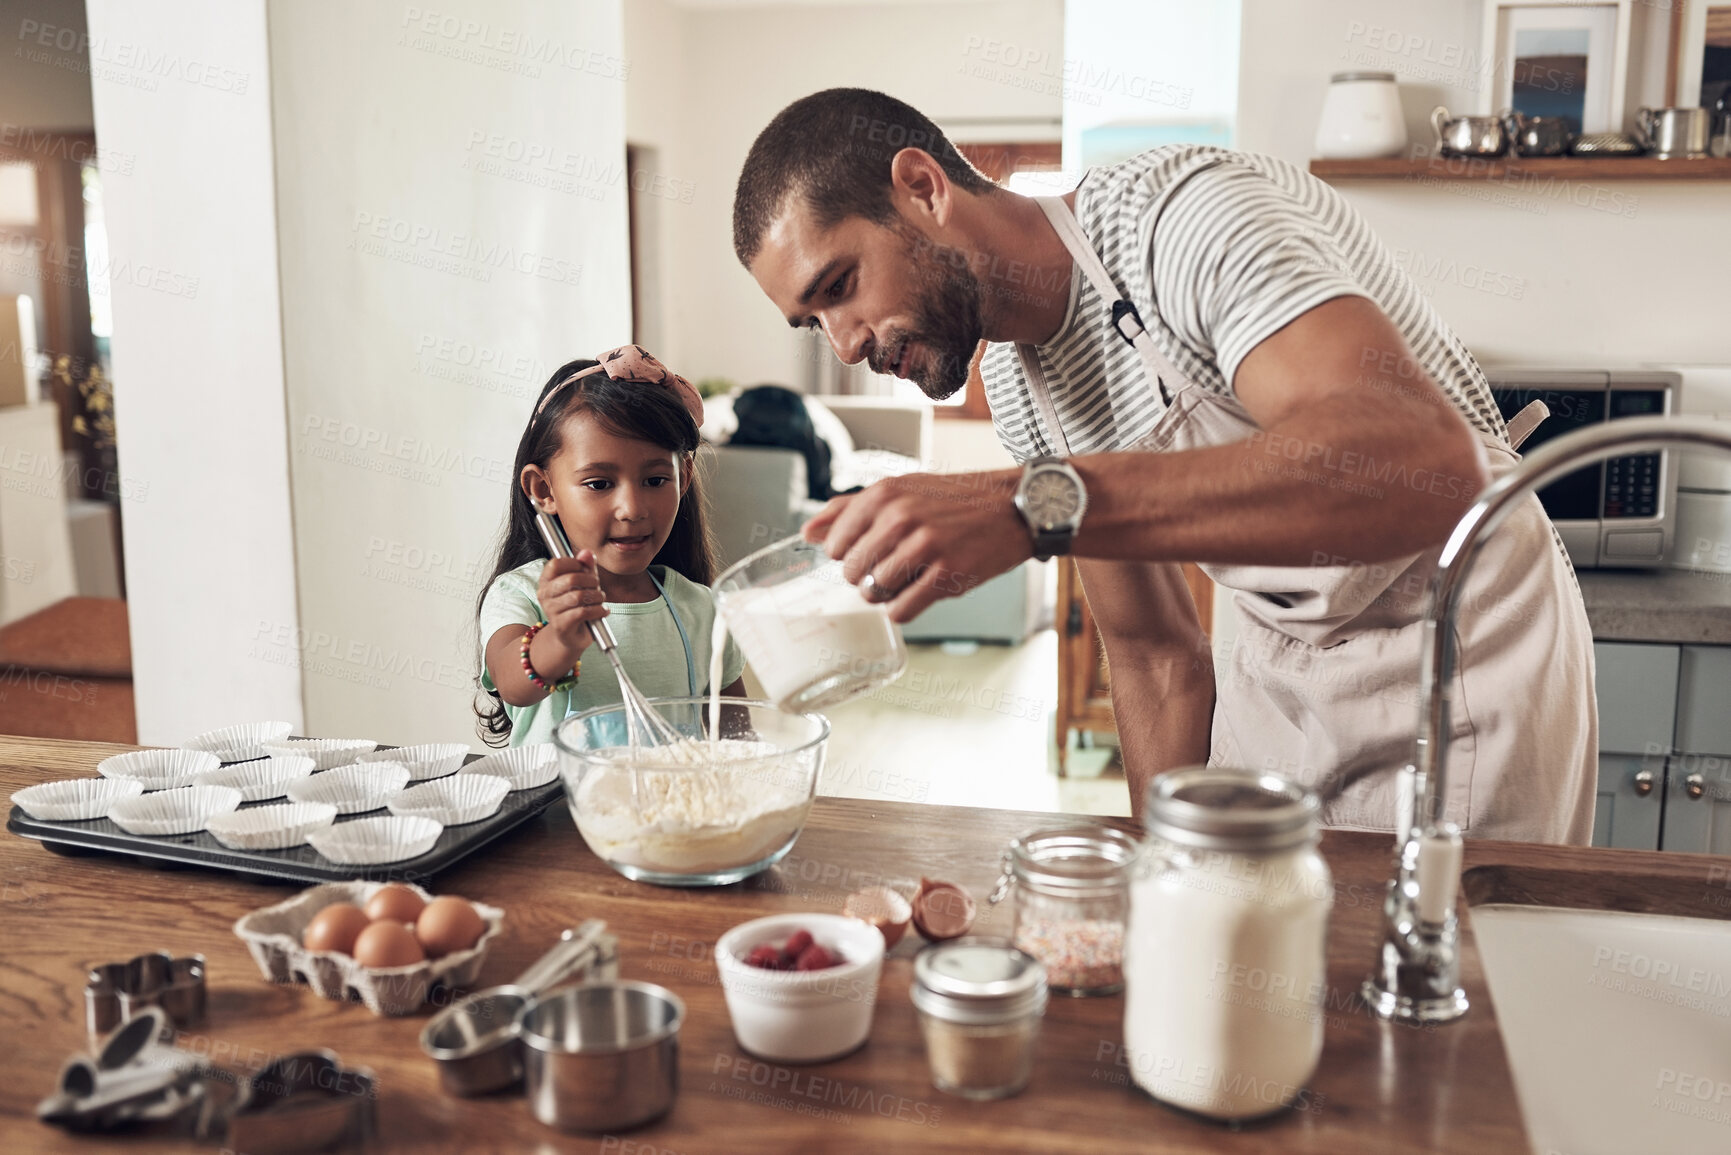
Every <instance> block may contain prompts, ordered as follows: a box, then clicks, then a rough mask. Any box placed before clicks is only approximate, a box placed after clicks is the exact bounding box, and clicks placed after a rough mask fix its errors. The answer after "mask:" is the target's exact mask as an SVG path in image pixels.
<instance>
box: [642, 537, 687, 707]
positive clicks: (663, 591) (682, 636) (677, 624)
mask: <svg viewBox="0 0 1731 1155" xmlns="http://www.w3.org/2000/svg"><path fill="white" fill-rule="evenodd" d="M643 572H644V573H646V574H648V575H649V580H650V581H652V582H654V583H655V592H656V593H659V594H660V595H661V600H662V601H664V602H666V603H667V612H668V613H670V614H672V615H673V628H674V629H676V630H678V631H679V644H680V645H682V646H684V647H685V684H686V685H687V686H690V687H691V696H692V697H693V698H695V697H697V663H696V662H695V661H694V660H693V659H692V657H691V638H690V636H689V635H687V634H686V632H685V623H684V622H682V621H680V620H679V611H678V610H677V609H675V608H674V606H673V599H672V598H670V597H668V596H667V587H665V586H663V585H662V584H661V579H660V578H658V577H656V576H655V571H654V570H653V569H646V570H644V571H643Z"/></svg>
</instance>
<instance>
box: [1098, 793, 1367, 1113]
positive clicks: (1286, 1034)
mask: <svg viewBox="0 0 1731 1155" xmlns="http://www.w3.org/2000/svg"><path fill="white" fill-rule="evenodd" d="M1318 809H1319V803H1318V801H1317V798H1316V795H1315V794H1313V793H1311V792H1310V791H1308V790H1306V789H1304V788H1303V787H1301V786H1299V785H1297V784H1296V783H1293V782H1291V781H1289V780H1288V779H1286V778H1283V777H1281V776H1279V775H1277V774H1265V773H1255V772H1252V771H1244V770H1224V769H1220V770H1210V769H1194V770H1180V771H1173V772H1171V773H1168V774H1164V775H1162V776H1160V777H1159V778H1156V779H1155V780H1154V782H1153V784H1152V785H1151V786H1150V787H1149V790H1148V805H1147V808H1146V811H1145V824H1146V826H1147V831H1148V846H1147V849H1146V851H1145V853H1144V855H1143V857H1142V858H1141V859H1140V860H1139V861H1138V863H1137V864H1136V867H1135V869H1134V870H1133V872H1132V878H1131V882H1130V922H1129V928H1128V933H1127V934H1126V939H1125V948H1124V981H1125V997H1124V1043H1125V1049H1126V1052H1127V1058H1128V1062H1129V1068H1130V1076H1131V1078H1133V1079H1134V1080H1135V1081H1136V1084H1137V1086H1139V1087H1141V1088H1142V1089H1143V1090H1145V1091H1147V1092H1148V1093H1149V1094H1150V1095H1152V1096H1154V1097H1155V1098H1156V1099H1160V1100H1163V1101H1164V1102H1167V1103H1171V1104H1173V1105H1175V1106H1178V1107H1182V1108H1184V1109H1186V1110H1189V1111H1194V1112H1196V1113H1198V1114H1202V1115H1207V1116H1210V1117H1213V1118H1217V1119H1227V1120H1237V1119H1249V1118H1255V1117H1257V1116H1260V1115H1268V1114H1271V1113H1273V1112H1275V1111H1278V1110H1281V1109H1282V1108H1285V1107H1288V1106H1293V1105H1301V1104H1302V1102H1303V1101H1304V1099H1305V1096H1306V1095H1307V1092H1306V1091H1305V1089H1304V1088H1305V1083H1306V1081H1307V1080H1309V1078H1310V1077H1311V1075H1312V1074H1313V1073H1314V1072H1315V1070H1316V1062H1317V1059H1318V1057H1319V1056H1320V1055H1321V1053H1322V1034H1323V1000H1324V995H1325V991H1326V966H1325V950H1326V935H1327V928H1328V914H1329V911H1330V909H1331V908H1332V907H1333V905H1334V887H1333V880H1332V877H1331V875H1330V873H1329V870H1328V865H1327V864H1326V863H1325V862H1323V860H1322V856H1321V854H1319V853H1318V852H1317V849H1316V842H1317V837H1318V833H1317V813H1318Z"/></svg>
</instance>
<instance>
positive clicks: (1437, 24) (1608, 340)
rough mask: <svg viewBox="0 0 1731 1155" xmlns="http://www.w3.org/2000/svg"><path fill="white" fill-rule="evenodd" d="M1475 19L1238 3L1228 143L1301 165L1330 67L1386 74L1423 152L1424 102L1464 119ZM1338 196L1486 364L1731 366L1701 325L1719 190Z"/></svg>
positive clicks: (1677, 187)
mask: <svg viewBox="0 0 1731 1155" xmlns="http://www.w3.org/2000/svg"><path fill="white" fill-rule="evenodd" d="M1636 7H1637V9H1640V10H1643V12H1645V10H1646V9H1648V8H1649V7H1651V6H1646V5H1637V6H1636ZM1661 14H1662V13H1661ZM1649 15H1650V13H1649ZM1480 16H1481V4H1480V2H1479V0H1308V2H1307V3H1304V4H1302V5H1299V4H1291V3H1289V2H1286V0H1244V47H1243V57H1242V62H1241V67H1240V80H1239V99H1238V129H1239V132H1238V140H1239V147H1241V148H1244V149H1247V150H1249V151H1253V152H1265V153H1269V154H1271V155H1274V156H1279V157H1281V158H1283V159H1286V160H1289V161H1292V162H1293V163H1295V164H1304V163H1306V161H1307V160H1308V159H1309V157H1310V155H1311V142H1312V138H1313V137H1314V135H1315V132H1316V121H1317V116H1318V115H1319V113H1320V111H1321V108H1322V98H1323V93H1324V89H1325V88H1326V86H1327V83H1328V76H1329V73H1331V72H1335V71H1344V70H1348V69H1355V68H1358V69H1373V68H1374V69H1383V70H1388V71H1393V72H1395V74H1396V76H1397V78H1398V79H1399V80H1400V82H1401V86H1402V103H1403V106H1404V108H1405V111H1406V113H1407V119H1408V130H1409V135H1410V136H1411V138H1412V140H1413V142H1414V143H1415V144H1418V143H1422V144H1426V145H1428V144H1429V142H1430V139H1431V132H1430V128H1429V126H1428V124H1426V123H1425V118H1426V117H1427V116H1428V114H1429V112H1430V109H1431V108H1432V107H1433V106H1435V105H1436V104H1439V103H1446V104H1448V105H1449V106H1450V108H1452V109H1460V110H1466V109H1471V108H1476V107H1477V101H1478V97H1477V95H1476V89H1477V74H1476V72H1475V71H1474V69H1473V67H1472V65H1471V61H1473V60H1474V59H1476V58H1477V57H1478V55H1479V53H1480V47H1479V46H1480V40H1479V28H1480ZM1340 187H1341V189H1342V191H1343V192H1344V193H1345V194H1346V196H1347V198H1348V199H1349V200H1351V201H1352V202H1353V204H1354V205H1355V206H1356V207H1357V208H1358V209H1359V210H1360V211H1361V212H1362V213H1363V214H1364V215H1365V218H1366V219H1367V220H1368V221H1369V222H1370V224H1371V225H1372V226H1373V227H1374V228H1375V229H1376V230H1377V232H1378V234H1379V235H1380V236H1381V237H1382V239H1383V241H1384V242H1385V243H1386V244H1387V245H1389V247H1390V248H1392V249H1394V250H1395V252H1396V256H1397V257H1398V258H1399V259H1401V260H1403V261H1404V262H1405V263H1406V264H1407V266H1408V269H1409V271H1410V272H1413V273H1414V274H1415V275H1416V276H1417V279H1418V281H1419V284H1420V287H1421V288H1423V289H1424V291H1425V292H1427V293H1428V294H1430V295H1431V296H1432V298H1433V300H1434V302H1435V304H1436V305H1437V307H1438V309H1439V310H1440V311H1441V312H1442V315H1443V316H1444V317H1445V318H1446V319H1447V320H1448V322H1449V323H1450V324H1451V325H1452V326H1454V328H1455V330H1456V331H1457V332H1458V333H1459V334H1460V335H1461V337H1462V339H1463V340H1465V341H1466V343H1467V345H1468V346H1469V347H1470V348H1471V349H1472V350H1473V352H1474V353H1475V354H1477V355H1478V356H1479V357H1480V358H1481V359H1482V360H1486V361H1500V362H1513V361H1520V362H1529V363H1549V364H1559V365H1577V366H1579V365H1604V364H1634V363H1638V362H1643V361H1682V362H1714V361H1718V362H1723V361H1726V360H1728V359H1731V341H1728V339H1727V337H1726V335H1725V330H1724V327H1723V325H1722V324H1720V323H1718V322H1717V321H1716V320H1715V318H1716V317H1717V316H1719V315H1720V314H1723V312H1724V298H1725V286H1724V272H1725V270H1726V269H1727V268H1731V224H1728V222H1731V194H1728V193H1727V186H1726V185H1725V184H1724V182H1717V181H1703V182H1693V181H1678V182H1666V181H1606V182H1600V183H1596V184H1595V183H1593V182H1581V181H1556V182H1530V183H1520V182H1514V183H1492V182H1488V181H1457V182H1439V183H1435V184H1431V185H1423V186H1421V185H1415V184H1410V183H1404V182H1393V181H1359V182H1352V183H1344V184H1342V185H1341V186H1340Z"/></svg>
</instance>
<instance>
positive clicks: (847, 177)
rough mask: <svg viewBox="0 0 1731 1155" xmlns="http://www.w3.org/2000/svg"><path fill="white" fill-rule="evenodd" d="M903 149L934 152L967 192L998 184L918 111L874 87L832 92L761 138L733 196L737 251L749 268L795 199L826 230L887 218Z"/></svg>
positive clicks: (789, 112) (800, 103)
mask: <svg viewBox="0 0 1731 1155" xmlns="http://www.w3.org/2000/svg"><path fill="white" fill-rule="evenodd" d="M904 148H918V149H923V150H924V151H926V152H928V153H930V154H931V155H932V157H933V159H935V160H936V161H937V162H938V164H939V165H941V166H942V167H943V170H944V175H946V176H948V177H949V178H950V180H951V181H952V182H953V183H954V184H955V185H957V186H958V187H960V188H964V189H967V190H968V191H969V192H975V193H979V192H986V191H988V190H991V189H994V188H996V187H997V186H996V185H994V184H993V183H992V182H991V181H989V180H987V179H986V178H985V176H984V175H983V174H982V173H981V172H980V171H979V170H978V169H976V168H975V167H974V166H973V165H971V164H969V163H968V160H967V158H966V157H964V156H963V155H962V154H961V153H959V152H957V151H956V146H955V145H953V144H951V143H950V141H949V138H948V137H946V136H945V135H944V133H943V130H942V129H940V128H939V127H938V126H937V125H935V124H933V123H932V122H931V121H930V120H929V119H927V118H926V116H925V115H924V114H922V113H921V112H920V111H919V110H918V109H916V108H914V107H913V106H912V105H909V104H904V103H903V102H901V101H899V100H897V99H896V98H895V97H893V96H885V95H884V94H883V93H881V92H873V91H872V90H871V89H869V88H829V89H825V90H824V91H822V92H814V93H812V94H811V95H810V96H807V97H803V98H802V99H800V100H796V101H794V102H793V103H792V104H790V105H788V106H787V107H786V108H784V109H782V110H781V111H780V112H779V113H777V114H776V117H775V119H774V120H772V121H770V122H769V126H768V127H767V128H765V129H764V130H763V131H762V132H760V133H758V134H757V140H756V141H754V142H753V143H752V146H751V152H750V153H749V154H747V155H746V158H745V167H744V168H743V169H742V170H741V171H740V174H739V186H738V188H737V189H736V190H735V191H734V194H733V251H734V253H735V254H736V255H737V256H738V257H739V263H740V264H742V265H745V266H747V267H748V268H749V267H750V265H751V262H752V261H754V260H756V259H757V253H758V250H759V249H760V248H761V247H762V245H763V235H764V233H766V232H767V231H768V230H769V226H770V225H771V224H772V223H773V222H774V221H775V219H776V217H777V216H779V215H780V214H781V212H782V211H783V209H784V208H785V206H786V204H787V200H788V197H789V196H791V195H793V194H796V193H797V194H798V195H799V196H801V197H802V198H803V199H804V200H805V203H806V205H807V206H808V207H809V208H810V209H811V210H812V212H813V213H814V214H815V215H816V218H817V223H818V225H819V226H820V227H821V228H826V229H827V228H830V227H832V226H834V225H837V224H840V223H841V222H842V221H844V220H846V219H847V218H848V217H854V216H858V217H864V218H866V219H867V220H869V221H872V222H874V223H877V224H883V223H884V222H885V221H887V220H889V218H890V215H891V214H892V213H893V212H894V209H892V208H891V206H890V161H891V160H892V159H893V158H894V157H895V155H896V153H898V152H900V151H901V150H902V149H904Z"/></svg>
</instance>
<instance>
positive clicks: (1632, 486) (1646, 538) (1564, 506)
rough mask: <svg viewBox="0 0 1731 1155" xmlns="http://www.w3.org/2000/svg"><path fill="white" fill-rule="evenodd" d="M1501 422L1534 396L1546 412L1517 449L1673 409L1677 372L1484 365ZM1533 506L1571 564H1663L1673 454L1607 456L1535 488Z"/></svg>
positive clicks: (1673, 503)
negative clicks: (1552, 527) (1541, 513)
mask: <svg viewBox="0 0 1731 1155" xmlns="http://www.w3.org/2000/svg"><path fill="white" fill-rule="evenodd" d="M1485 376H1486V377H1487V378H1489V380H1490V384H1491V393H1492V395H1493V396H1495V398H1496V402H1497V408H1498V409H1500V410H1501V411H1502V414H1503V419H1504V420H1508V419H1509V418H1512V417H1513V416H1514V415H1515V414H1516V413H1519V412H1520V411H1521V410H1522V409H1524V408H1526V407H1527V405H1529V404H1530V403H1532V402H1534V401H1543V402H1544V403H1545V405H1546V407H1548V408H1549V409H1550V411H1551V415H1550V417H1548V418H1546V419H1545V420H1544V421H1542V422H1540V424H1539V427H1538V428H1537V429H1535V430H1533V433H1532V435H1531V436H1530V437H1528V438H1527V440H1526V442H1525V444H1523V445H1522V446H1521V452H1522V453H1528V452H1531V451H1532V450H1533V449H1535V448H1537V447H1538V446H1540V445H1543V444H1544V443H1545V442H1547V441H1552V440H1555V439H1556V438H1558V437H1561V436H1563V435H1564V434H1565V433H1572V432H1574V431H1575V430H1577V429H1585V428H1587V427H1589V426H1592V425H1597V424H1598V423H1600V422H1602V421H1616V420H1618V419H1619V418H1623V417H1654V416H1666V417H1668V416H1670V415H1671V414H1673V413H1676V412H1677V394H1678V390H1679V388H1680V386H1681V384H1682V380H1683V379H1682V376H1681V375H1680V374H1677V373H1665V372H1656V371H1650V370H1637V369H1630V370H1615V369H1613V370H1579V371H1575V370H1559V369H1519V368H1498V369H1487V370H1486V371H1485ZM1539 503H1540V504H1541V505H1543V506H1544V507H1545V512H1546V513H1547V514H1549V515H1550V518H1551V522H1552V524H1554V525H1555V526H1556V527H1557V532H1558V533H1559V534H1560V535H1561V536H1562V539H1563V544H1564V545H1565V546H1567V547H1568V551H1569V558H1570V560H1571V561H1573V562H1574V564H1575V568H1576V569H1610V568H1629V569H1652V568H1656V567H1658V566H1662V565H1664V564H1665V558H1666V556H1667V555H1668V554H1669V553H1670V550H1671V537H1672V533H1673V529H1674V523H1675V518H1676V509H1677V458H1676V455H1675V453H1673V452H1672V451H1670V450H1662V451H1660V452H1657V453H1636V454H1631V455H1629V456H1627V457H1613V458H1611V459H1609V460H1607V461H1601V462H1599V463H1598V464H1596V465H1589V466H1586V467H1585V468H1583V469H1579V470H1577V471H1576V472H1574V473H1571V474H1569V475H1568V476H1566V477H1563V478H1561V479H1559V480H1557V481H1554V482H1552V483H1551V484H1550V485H1547V486H1545V487H1544V488H1543V489H1541V490H1539Z"/></svg>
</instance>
